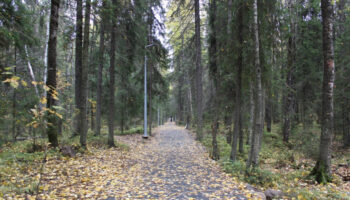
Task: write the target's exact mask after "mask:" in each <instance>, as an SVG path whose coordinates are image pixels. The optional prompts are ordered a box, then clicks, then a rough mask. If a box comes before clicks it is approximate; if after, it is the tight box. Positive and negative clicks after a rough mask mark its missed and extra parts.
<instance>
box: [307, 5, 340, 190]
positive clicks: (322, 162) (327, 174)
mask: <svg viewBox="0 0 350 200" xmlns="http://www.w3.org/2000/svg"><path fill="white" fill-rule="evenodd" d="M321 11H322V36H323V37H322V38H323V69H324V71H323V88H322V128H321V140H320V152H319V157H318V159H317V163H316V166H315V168H314V169H313V170H312V172H311V174H313V175H315V178H316V180H317V182H319V183H327V182H329V181H331V152H332V151H331V145H332V136H333V133H334V112H333V87H334V74H335V73H334V71H335V66H334V47H333V39H334V38H333V3H332V1H331V0H322V1H321Z"/></svg>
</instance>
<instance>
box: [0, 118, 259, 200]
mask: <svg viewBox="0 0 350 200" xmlns="http://www.w3.org/2000/svg"><path fill="white" fill-rule="evenodd" d="M154 133H155V134H154V136H153V137H150V138H149V139H148V140H144V139H142V138H141V137H140V135H138V134H134V135H126V136H116V140H117V141H118V145H117V146H118V147H117V148H101V147H93V146H89V147H88V149H89V150H88V151H87V152H85V153H83V154H77V156H75V157H73V158H67V157H63V156H61V154H49V155H48V157H47V161H46V163H45V165H44V168H43V171H42V178H40V170H41V164H40V162H38V161H36V162H33V163H31V164H27V165H24V164H19V163H18V162H21V161H17V162H12V164H11V165H6V163H3V165H1V166H0V172H1V174H0V175H1V176H0V181H1V182H0V192H1V193H0V199H1V198H4V199H35V197H36V195H35V192H34V191H36V190H35V186H36V185H37V183H38V182H39V181H40V179H41V181H40V186H39V188H38V191H39V193H38V196H37V197H39V198H38V199H108V200H112V199H259V197H260V196H259V193H257V192H255V191H254V189H253V188H252V187H251V186H249V185H246V184H244V183H243V182H241V181H238V180H237V179H236V178H233V177H232V176H231V175H229V174H226V173H224V172H223V171H222V170H221V168H220V166H219V165H218V164H217V162H215V161H213V160H211V159H210V158H209V155H208V153H207V151H206V150H205V147H203V146H202V145H201V144H199V143H198V142H196V141H195V140H194V139H193V137H192V136H191V134H189V132H187V131H186V130H185V129H184V128H181V127H178V126H175V125H173V124H170V123H169V124H166V125H164V126H161V127H159V128H157V129H155V130H154ZM5 166H7V167H8V168H6V167H5ZM6 170H7V172H6ZM14 171H15V172H14ZM33 181H34V182H33ZM14 188H17V190H15V189H14Z"/></svg>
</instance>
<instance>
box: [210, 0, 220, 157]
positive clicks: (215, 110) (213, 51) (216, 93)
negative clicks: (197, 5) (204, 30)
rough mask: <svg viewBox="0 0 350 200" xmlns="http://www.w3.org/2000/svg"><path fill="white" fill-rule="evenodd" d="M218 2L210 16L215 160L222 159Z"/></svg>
mask: <svg viewBox="0 0 350 200" xmlns="http://www.w3.org/2000/svg"><path fill="white" fill-rule="evenodd" d="M215 23H216V0H211V2H210V16H209V25H210V35H209V64H210V66H209V69H210V74H211V76H212V79H213V83H214V92H213V101H214V106H213V114H214V119H213V122H212V125H211V127H212V132H211V134H212V147H213V154H212V158H213V159H214V160H219V159H220V154H219V148H218V144H217V139H216V135H217V132H218V128H219V116H218V112H219V109H220V108H219V99H218V97H219V77H218V76H219V73H218V65H217V42H216V26H215Z"/></svg>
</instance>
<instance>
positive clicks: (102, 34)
mask: <svg viewBox="0 0 350 200" xmlns="http://www.w3.org/2000/svg"><path fill="white" fill-rule="evenodd" d="M105 4H106V1H105V0H104V1H103V2H102V7H101V25H100V26H101V30H100V49H99V51H100V52H99V65H98V71H97V102H96V130H95V135H100V133H101V105H102V71H103V63H104V56H103V55H104V51H105V44H104V43H105V20H106V17H105V14H104V12H105V10H104V9H105V6H106V5H105Z"/></svg>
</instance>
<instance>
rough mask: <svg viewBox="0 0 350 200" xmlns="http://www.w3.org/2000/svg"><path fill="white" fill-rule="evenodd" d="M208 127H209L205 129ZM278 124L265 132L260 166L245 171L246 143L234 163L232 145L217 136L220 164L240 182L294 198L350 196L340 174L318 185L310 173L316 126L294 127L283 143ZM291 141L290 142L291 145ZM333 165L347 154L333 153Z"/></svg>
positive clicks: (207, 143)
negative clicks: (328, 181) (231, 153)
mask: <svg viewBox="0 0 350 200" xmlns="http://www.w3.org/2000/svg"><path fill="white" fill-rule="evenodd" d="M207 130H210V129H207ZM279 132H281V131H280V127H278V126H273V129H272V132H270V133H268V132H266V131H265V132H264V136H263V143H262V148H261V151H260V156H259V168H255V169H253V170H250V171H247V169H246V161H247V158H248V153H249V148H250V146H249V145H246V144H245V145H244V153H243V154H239V155H238V158H237V160H236V162H232V161H230V159H229V156H230V152H231V147H230V145H229V144H227V142H226V136H225V135H224V134H219V135H218V136H217V140H218V146H219V149H220V160H219V163H220V165H221V166H222V168H223V169H224V170H225V171H226V172H227V173H230V174H232V175H233V176H234V177H236V178H238V179H239V180H241V181H244V182H247V183H249V184H252V185H254V186H256V187H258V188H260V189H261V190H266V189H277V190H281V191H283V192H284V193H285V195H286V196H288V198H291V199H292V198H294V199H324V200H326V199H350V192H349V191H348V187H345V186H344V185H345V184H344V183H345V182H344V181H342V180H341V179H340V177H339V176H337V175H335V174H334V175H333V182H332V183H330V184H327V185H323V184H321V185H320V184H317V183H316V182H315V180H314V179H312V178H311V177H310V176H309V175H310V172H311V170H312V169H313V167H314V164H315V161H314V158H316V156H317V153H318V145H319V129H318V128H317V127H316V128H313V129H308V130H303V129H302V128H301V127H296V128H295V129H294V130H293V134H292V135H291V142H290V143H288V144H286V143H284V142H283V141H282V136H281V135H280V134H279ZM202 143H203V144H204V146H206V147H207V149H208V151H209V153H211V149H212V147H211V134H210V133H207V134H206V135H205V136H204V139H203V141H202ZM292 144H293V145H292ZM333 156H334V157H333V160H332V162H333V164H334V165H336V164H337V163H346V162H348V163H350V155H349V154H348V155H345V154H344V153H343V154H340V153H338V152H334V153H333Z"/></svg>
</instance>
